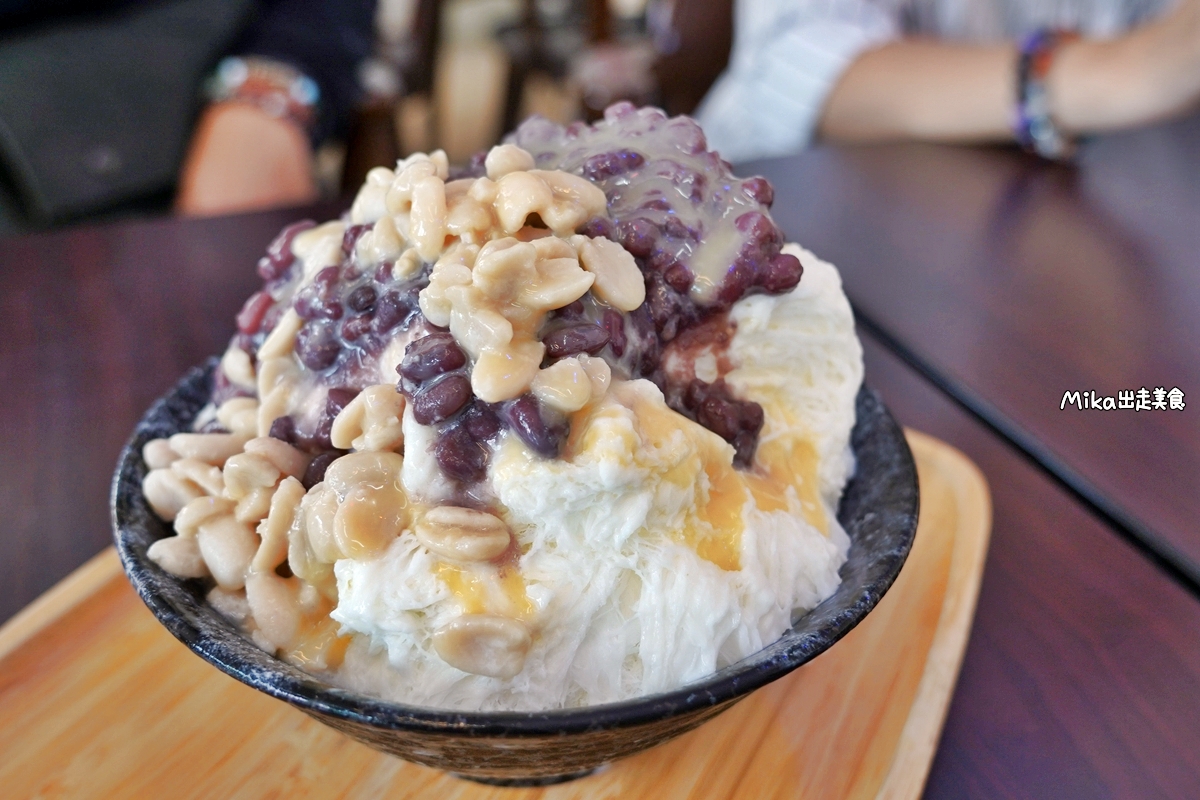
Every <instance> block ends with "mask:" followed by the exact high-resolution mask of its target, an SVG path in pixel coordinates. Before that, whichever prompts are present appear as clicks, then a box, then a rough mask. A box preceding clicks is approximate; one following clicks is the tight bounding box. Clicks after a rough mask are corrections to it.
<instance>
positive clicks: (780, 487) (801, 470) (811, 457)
mask: <svg viewBox="0 0 1200 800" xmlns="http://www.w3.org/2000/svg"><path fill="white" fill-rule="evenodd" d="M754 461H755V470H754V471H752V472H746V473H743V475H744V476H745V480H746V484H747V485H748V486H749V488H750V492H751V494H753V495H754V502H755V504H756V505H757V506H758V507H759V508H760V509H761V510H763V511H787V510H788V507H789V506H788V496H787V489H788V487H789V486H790V487H792V488H793V489H795V490H796V497H797V498H799V500H800V513H802V514H803V515H804V519H805V521H806V522H808V524H809V525H812V526H813V527H814V528H816V529H817V530H819V531H820V532H821V533H822V534H823V535H825V536H828V535H829V519H828V518H827V517H826V515H825V509H824V507H823V506H822V505H821V495H820V487H819V486H818V483H817V451H816V448H814V447H813V446H812V444H811V443H809V442H807V441H805V440H804V439H800V438H798V437H780V438H777V439H772V440H770V441H766V442H761V443H760V444H759V446H758V452H757V453H755V456H754Z"/></svg>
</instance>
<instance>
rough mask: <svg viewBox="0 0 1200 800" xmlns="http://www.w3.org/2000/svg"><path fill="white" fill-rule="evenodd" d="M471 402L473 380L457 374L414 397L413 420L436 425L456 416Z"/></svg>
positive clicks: (439, 381)
mask: <svg viewBox="0 0 1200 800" xmlns="http://www.w3.org/2000/svg"><path fill="white" fill-rule="evenodd" d="M470 400H471V380H470V379H469V378H468V377H467V376H466V375H464V374H462V373H461V372H456V373H453V374H451V375H447V376H445V377H444V378H441V379H439V380H437V381H435V382H434V383H431V384H429V385H428V386H426V387H425V388H423V389H421V390H420V391H418V392H417V393H416V394H414V395H413V398H412V409H413V418H414V419H416V421H417V422H419V423H421V424H422V425H435V424H437V423H439V422H442V421H444V420H447V419H449V418H450V417H452V416H454V415H455V414H456V413H458V411H459V409H461V408H462V407H463V406H465V405H466V404H467V403H468V402H470Z"/></svg>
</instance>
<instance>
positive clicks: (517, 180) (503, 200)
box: [495, 172, 554, 234]
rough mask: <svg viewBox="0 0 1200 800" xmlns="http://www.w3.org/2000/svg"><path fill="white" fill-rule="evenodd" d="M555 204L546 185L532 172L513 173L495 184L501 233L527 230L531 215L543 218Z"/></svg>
mask: <svg viewBox="0 0 1200 800" xmlns="http://www.w3.org/2000/svg"><path fill="white" fill-rule="evenodd" d="M553 202H554V194H553V193H552V192H551V191H550V187H549V186H547V185H546V184H545V182H544V181H542V180H541V179H539V178H537V177H536V176H534V175H533V174H532V173H529V172H510V173H509V174H507V175H505V176H504V177H503V178H501V179H500V180H498V181H497V182H496V203H495V207H496V216H497V217H498V218H499V220H500V227H501V229H502V230H503V231H504V232H505V233H508V234H513V233H516V232H517V231H519V230H520V229H521V228H523V227H525V219H526V217H528V216H529V215H530V214H540V213H541V212H542V211H544V210H545V209H547V208H549V206H550V204H551V203H553Z"/></svg>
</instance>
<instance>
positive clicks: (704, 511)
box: [685, 461, 749, 571]
mask: <svg viewBox="0 0 1200 800" xmlns="http://www.w3.org/2000/svg"><path fill="white" fill-rule="evenodd" d="M704 471H705V472H706V473H707V474H708V480H709V494H708V502H707V503H705V505H704V507H703V508H701V509H700V514H699V516H700V519H701V520H702V521H704V522H706V523H708V525H709V526H711V531H712V533H711V534H710V535H708V536H704V537H700V538H692V541H691V542H690V544H691V545H692V547H693V548H694V549H695V551H696V555H698V556H700V557H701V558H703V559H705V560H706V561H711V562H712V563H714V564H716V565H717V566H718V567H720V568H721V569H724V570H730V571H733V570H739V569H741V568H742V556H741V551H742V530H743V528H744V527H745V526H744V524H743V522H742V509H743V508H744V507H745V505H746V500H747V499H748V497H749V495H748V494H747V492H746V486H745V483H744V481H743V480H742V478H741V476H740V475H738V473H737V472H735V471H734V470H733V468H732V467H731V466H728V465H725V464H718V463H714V462H712V461H709V462H708V463H707V464H705V467H704ZM687 533H692V534H693V537H694V535H695V529H694V528H692V529H690V530H686V529H685V535H686V534H687ZM689 538H691V537H689Z"/></svg>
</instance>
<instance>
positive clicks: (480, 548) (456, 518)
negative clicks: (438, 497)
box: [416, 506, 512, 561]
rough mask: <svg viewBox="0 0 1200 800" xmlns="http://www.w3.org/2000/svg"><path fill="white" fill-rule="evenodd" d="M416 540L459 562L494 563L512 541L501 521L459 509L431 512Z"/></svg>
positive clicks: (418, 525) (476, 512)
mask: <svg viewBox="0 0 1200 800" xmlns="http://www.w3.org/2000/svg"><path fill="white" fill-rule="evenodd" d="M416 536H417V540H418V541H419V542H420V543H421V544H423V545H425V546H426V547H428V548H429V550H430V551H431V552H433V553H435V554H437V555H439V556H442V557H444V558H449V559H454V560H456V561H491V560H492V559H493V558H496V557H497V556H499V555H500V554H501V553H503V552H504V551H505V550H507V549H508V546H509V543H510V542H511V541H512V535H511V534H510V533H509V530H508V526H507V525H505V524H504V521H503V520H502V519H500V518H499V517H496V516H494V515H492V514H488V513H486V512H484V511H473V510H471V509H469V508H460V507H458V506H439V507H437V508H432V509H430V510H429V511H428V512H427V513H426V514H425V517H424V518H423V519H422V520H421V521H420V522H418V523H417V526H416Z"/></svg>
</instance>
